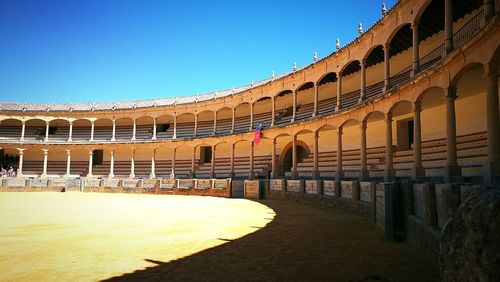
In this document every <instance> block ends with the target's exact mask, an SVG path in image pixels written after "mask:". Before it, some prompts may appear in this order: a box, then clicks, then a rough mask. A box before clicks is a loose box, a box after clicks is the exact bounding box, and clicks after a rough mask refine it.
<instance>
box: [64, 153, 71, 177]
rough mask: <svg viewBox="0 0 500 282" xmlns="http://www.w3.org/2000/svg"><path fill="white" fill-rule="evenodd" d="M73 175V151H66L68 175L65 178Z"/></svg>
mask: <svg viewBox="0 0 500 282" xmlns="http://www.w3.org/2000/svg"><path fill="white" fill-rule="evenodd" d="M70 175H71V150H69V149H66V174H65V175H64V176H65V177H69V176H70Z"/></svg>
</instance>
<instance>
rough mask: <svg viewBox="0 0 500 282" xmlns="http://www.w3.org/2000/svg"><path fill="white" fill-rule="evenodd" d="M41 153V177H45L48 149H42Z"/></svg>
mask: <svg viewBox="0 0 500 282" xmlns="http://www.w3.org/2000/svg"><path fill="white" fill-rule="evenodd" d="M42 151H43V172H42V175H41V177H43V178H45V177H47V161H48V158H49V149H42Z"/></svg>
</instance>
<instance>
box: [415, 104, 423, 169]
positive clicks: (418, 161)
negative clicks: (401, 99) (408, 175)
mask: <svg viewBox="0 0 500 282" xmlns="http://www.w3.org/2000/svg"><path fill="white" fill-rule="evenodd" d="M420 112H422V103H421V102H420V101H417V102H415V103H414V104H413V178H417V177H421V176H424V175H425V171H424V168H423V167H422V125H421V124H422V123H421V120H420Z"/></svg>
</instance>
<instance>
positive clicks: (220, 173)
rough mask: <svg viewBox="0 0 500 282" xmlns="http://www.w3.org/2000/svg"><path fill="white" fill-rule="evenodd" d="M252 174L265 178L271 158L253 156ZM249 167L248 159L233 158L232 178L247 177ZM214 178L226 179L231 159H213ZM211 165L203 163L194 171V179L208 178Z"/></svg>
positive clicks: (229, 170)
mask: <svg viewBox="0 0 500 282" xmlns="http://www.w3.org/2000/svg"><path fill="white" fill-rule="evenodd" d="M253 162H254V174H255V176H265V174H266V173H267V171H269V168H270V165H271V156H254V158H253ZM249 167H250V157H235V158H234V177H235V178H246V177H248V172H249ZM214 169H215V177H216V178H227V177H229V175H230V172H231V159H230V158H216V159H215V167H214ZM210 171H211V163H204V164H203V165H200V166H199V167H198V169H197V170H196V177H198V178H210Z"/></svg>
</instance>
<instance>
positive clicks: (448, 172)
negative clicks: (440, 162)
mask: <svg viewBox="0 0 500 282" xmlns="http://www.w3.org/2000/svg"><path fill="white" fill-rule="evenodd" d="M461 175H462V169H461V168H460V167H459V166H458V165H457V164H446V165H445V166H444V181H445V182H448V183H449V182H451V181H450V180H452V179H453V178H454V177H456V176H461Z"/></svg>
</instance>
